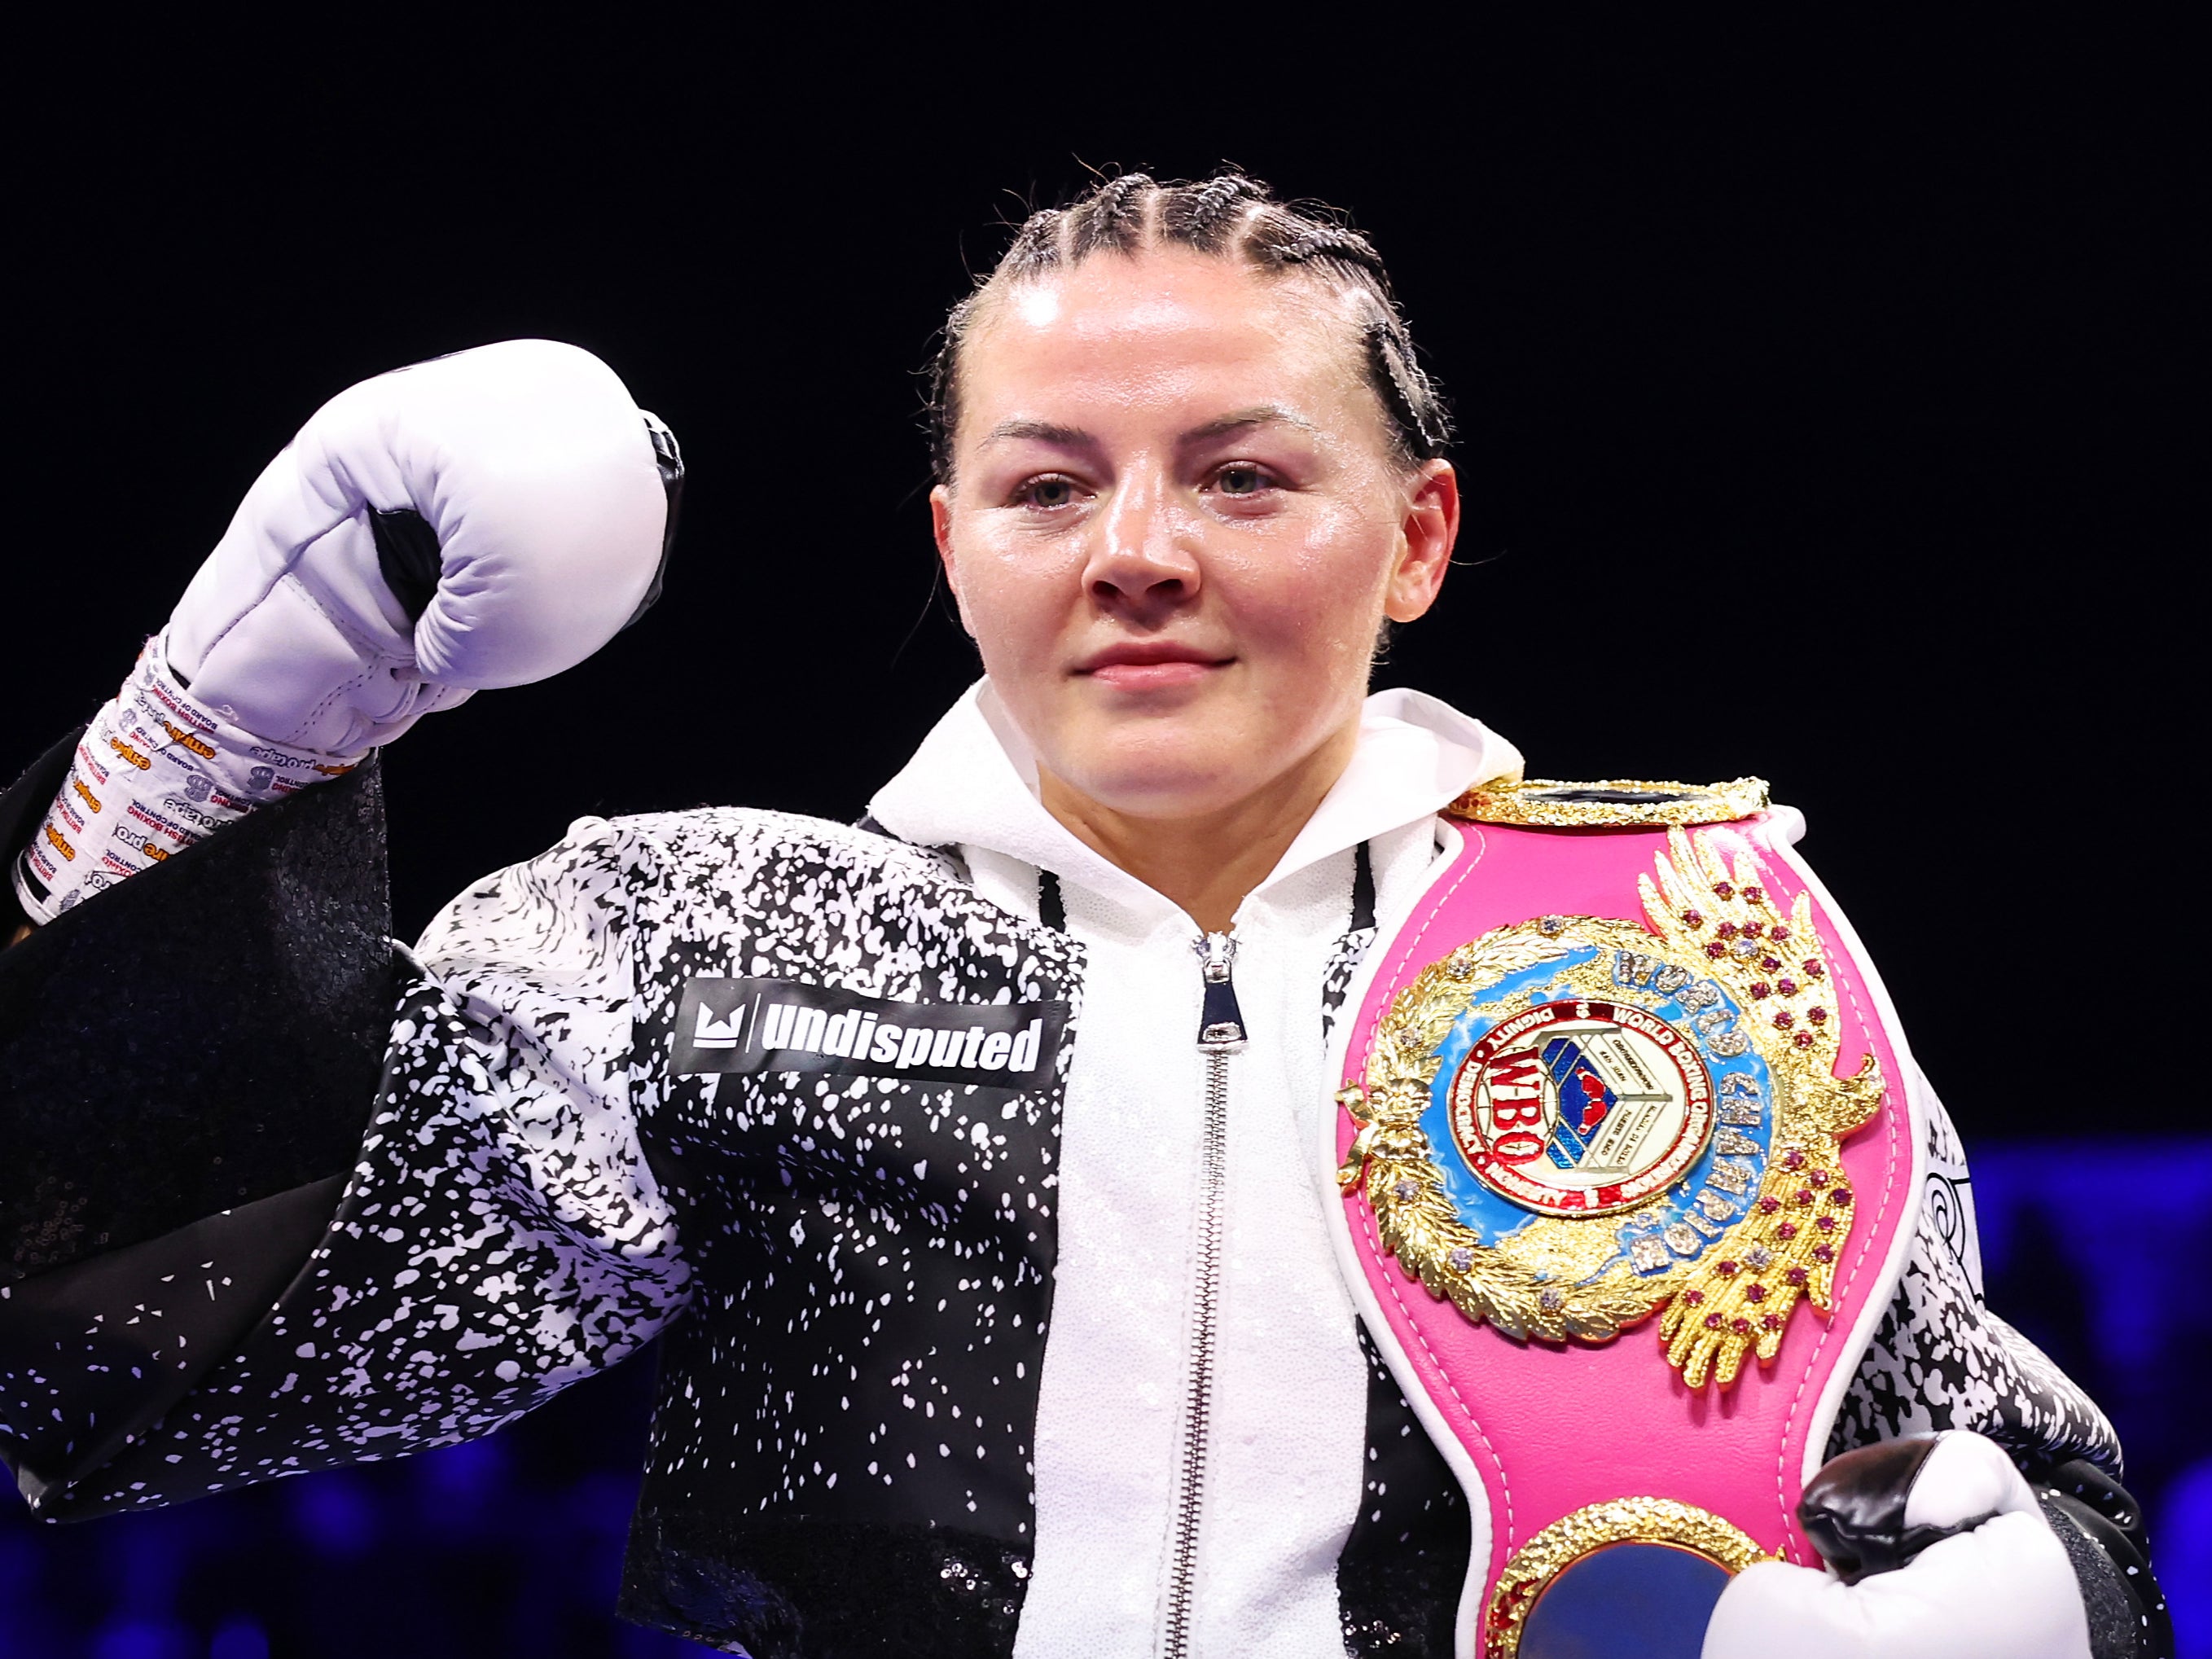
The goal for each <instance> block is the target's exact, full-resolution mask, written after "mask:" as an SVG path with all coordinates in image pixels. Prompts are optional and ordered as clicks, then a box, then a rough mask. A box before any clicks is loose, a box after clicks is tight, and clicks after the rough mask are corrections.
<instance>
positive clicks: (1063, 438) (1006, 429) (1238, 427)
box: [983, 404, 1320, 449]
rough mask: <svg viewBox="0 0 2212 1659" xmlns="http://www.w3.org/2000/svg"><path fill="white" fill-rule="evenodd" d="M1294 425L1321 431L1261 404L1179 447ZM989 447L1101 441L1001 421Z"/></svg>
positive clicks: (1052, 427) (1067, 429)
mask: <svg viewBox="0 0 2212 1659" xmlns="http://www.w3.org/2000/svg"><path fill="white" fill-rule="evenodd" d="M1255 426H1294V427H1297V428H1298V429H1299V430H1300V431H1303V432H1316V431H1319V430H1320V428H1318V427H1316V426H1315V425H1314V423H1313V422H1311V421H1309V420H1308V419H1306V417H1305V416H1303V415H1298V414H1294V413H1293V412H1291V410H1287V409H1285V408H1284V407H1283V406H1282V405H1281V404H1259V405H1257V406H1256V407H1255V408H1252V409H1240V410H1237V412H1236V413H1235V414H1233V415H1224V416H1220V417H1219V418H1218V419H1216V420H1211V421H1208V422H1206V424H1205V425H1203V426H1199V427H1194V428H1191V429H1190V430H1189V431H1188V432H1186V433H1184V434H1183V435H1182V436H1181V437H1180V438H1179V439H1177V440H1176V441H1177V442H1178V443H1179V444H1194V443H1204V442H1205V441H1206V440H1208V439H1209V438H1219V437H1224V436H1225V435H1228V434H1230V433H1231V432H1241V431H1243V430H1244V429H1245V428H1248V427H1255ZM983 441H984V442H985V443H987V444H994V443H1001V442H1019V441H1028V442H1031V443H1043V444H1054V445H1057V446H1058V447H1060V448H1062V449H1085V448H1089V447H1092V446H1093V445H1095V444H1097V439H1096V438H1094V437H1093V436H1092V435H1091V434H1090V433H1088V432H1085V431H1084V430H1083V429H1082V428H1080V427H1073V426H1060V425H1058V424H1056V423H1055V422H1051V421H1027V420H1012V421H1001V422H999V423H998V425H996V426H994V427H993V428H991V429H990V430H989V431H988V432H987V433H985V434H984V435H983Z"/></svg>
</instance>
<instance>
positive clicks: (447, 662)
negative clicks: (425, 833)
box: [14, 340, 683, 922]
mask: <svg viewBox="0 0 2212 1659" xmlns="http://www.w3.org/2000/svg"><path fill="white" fill-rule="evenodd" d="M682 476H683V467H682V462H681V460H680V459H679V458H678V453H677V449H676V444H675V440H674V438H673V437H672V436H671V435H670V434H669V432H668V429H667V428H665V426H663V425H662V424H661V423H660V422H659V421H658V420H656V419H655V418H654V417H653V416H651V415H649V414H647V413H646V412H645V411H643V410H640V409H639V408H638V407H637V406H636V404H635V403H633V402H632V401H631V398H630V396H629V392H628V391H627V390H625V389H624V387H623V384H622V382H621V381H620V380H617V378H616V377H615V374H614V372H613V371H612V370H611V369H610V368H608V367H607V366H606V365H605V363H603V362H600V361H599V359H598V358H596V357H594V356H592V355H591V353H589V352H587V351H584V350H581V349H578V348H577V347H574V346H570V345H562V344H560V343H557V342H555V341H550V340H510V341H507V342H505V343H502V344H499V345H490V346H483V347H481V348H479V349H476V350H473V351H463V352H458V353H456V354H454V355H453V356H450V357H441V358H437V359H435V360H433V361H431V362H425V363H417V364H416V365H414V366H413V367H412V368H403V369H398V370H395V371H393V372H392V373H391V374H380V375H379V376H377V377H376V378H375V379H374V380H364V381H362V383H361V384H360V385H358V386H353V387H350V388H349V389H348V390H347V391H344V392H340V393H339V394H338V395H337V397H335V398H331V401H330V402H329V403H327V404H324V405H323V407H322V408H321V409H319V410H317V411H316V412H315V414H314V416H313V417H312V418H311V419H310V420H309V421H308V422H307V425H306V426H304V427H302V428H301V429H300V432H299V435H297V436H296V437H295V438H294V439H293V441H292V442H291V443H290V444H289V446H287V447H286V448H285V449H284V451H283V453H281V454H280V455H278V456H277V457H276V459H275V460H273V461H271V462H270V464H269V465H268V467H267V468H266V469H265V470H264V471H263V472H262V474H261V476H260V477H258V479H256V480H255V481H254V483H253V487H252V489H249V490H248V491H247V492H246V498H245V500H244V501H241V502H240V504H239V508H238V511H237V513H236V514H235V515H234V517H233V518H232V520H231V522H230V526H229V528H228V530H227V531H225V532H224V533H223V537H222V540H221V541H220V542H218V543H217V544H216V549H215V550H214V552H212V553H211V554H210V555H209V556H208V558H207V560H206V562H204V563H203V564H202V565H201V567H200V568H199V571H198V573H197V574H196V575H195V576H194V577H193V578H192V580H191V584H190V586H187V587H186V589H185V595H184V598H183V599H182V600H180V601H179V604H178V605H177V608H176V611H174V613H173V614H172V616H171V617H170V618H169V623H168V626H167V628H166V629H163V631H162V632H161V634H159V635H156V636H155V638H154V639H153V640H151V641H149V642H148V644H147V647H146V649H145V651H144V653H143V654H142V655H141V657H140V659H139V661H138V664H137V667H136V669H134V671H132V674H131V678H130V679H129V680H128V681H126V682H125V685H124V687H123V690H122V691H121V693H120V694H119V695H118V697H117V698H116V699H115V701H114V702H111V703H109V704H107V705H106V707H105V708H102V709H101V710H100V714H98V715H97V716H95V717H94V721H93V723H92V726H91V727H90V729H89V730H88V732H87V733H86V737H85V741H84V742H83V743H82V744H81V745H80V746H79V748H78V750H77V757H76V766H75V769H73V770H72V772H71V775H70V778H69V780H68V781H66V782H65V783H64V787H63V789H62V792H61V793H60V795H59V796H58V799H56V801H55V803H54V805H53V808H52V810H51V811H49V813H48V815H47V817H46V821H45V822H44V823H42V824H41V825H40V829H39V831H38V833H37V834H36V835H35V836H34V837H33V841H32V842H31V844H30V846H29V848H27V851H26V852H25V854H24V856H23V857H22V858H21V860H18V861H17V863H16V866H15V871H14V875H15V891H16V897H17V899H18V902H21V905H22V907H23V908H24V911H25V913H26V914H27V915H28V916H29V917H30V918H31V919H32V920H33V921H40V922H45V921H52V919H53V917H54V916H55V915H58V914H59V913H60V912H61V911H62V910H64V909H66V908H69V907H70V905H71V904H72V903H75V902H77V901H78V900H79V899H81V898H82V897H83V896H85V895H86V894H87V893H89V892H93V891H96V890H99V889H100V888H102V887H106V886H112V884H114V883H115V882H116V881H118V880H120V879H122V878H125V877H127V876H129V875H131V874H132V873H134V872H137V871H138V870H142V869H144V868H146V867H147V866H149V864H152V863H155V862H160V861H161V860H165V859H167V857H169V856H171V855H172V854H174V853H175V852H177V851H178V850H179V849H180V848H184V847H186V846H189V845H191V843H192V842H195V841H197V840H198V839H199V838H200V837H201V836H204V835H205V834H206V833H207V832H208V831H210V830H211V829H216V828H218V827H220V825H221V824H222V823H225V822H227V821H228V820H229V819H232V818H235V817H239V816H240V815H241V814H242V813H244V812H246V811H249V810H251V809H252V807H253V806H254V805H258V804H259V803H261V802H264V801H267V800H271V799H276V798H278V797H280V796H282V795H284V794H287V793H291V792H292V791H293V790H295V789H297V788H299V787H302V786H303V785H306V784H309V783H313V782H315V781H319V780H321V779H324V778H327V777H332V776H336V775H340V774H342V773H343V772H345V771H348V770H349V769H351V767H352V766H353V765H354V764H355V763H356V762H358V761H359V760H360V759H361V758H362V757H363V756H364V755H366V754H367V753H368V751H369V750H371V749H374V748H377V747H380V746H381V745H382V744H386V743H389V742H391V741H392V739H393V738H396V737H398V735H399V734H400V733H401V732H404V731H405V730H406V729H407V728H408V727H409V726H411V725H413V724H414V722H415V721H416V720H419V719H420V718H421V717H422V715H424V714H428V713H429V712H431V711H432V710H435V709H438V708H451V707H452V706H453V704H455V703H458V702H461V701H462V700H464V699H465V698H466V697H467V696H469V695H470V693H471V692H472V691H475V690H482V689H485V688H489V687H493V686H504V685H520V684H525V683H526V682H528V681H531V680H538V679H543V678H546V677H547V676H549V675H552V674H557V673H559V672H560V671H562V669H564V668H568V667H571V666H573V665H575V664H576V663H579V662H581V661H582V660H583V659H585V658H586V657H588V656H590V655H591V654H592V653H593V652H594V651H596V650H598V649H599V647H601V646H603V645H605V643H606V642H607V641H609V640H610V639H611V638H612V637H613V636H614V635H616V634H617V632H619V631H620V630H621V629H623V627H624V626H626V625H627V624H628V623H630V622H632V621H634V620H635V618H636V617H637V616H638V614H639V613H640V611H642V610H643V608H644V607H645V606H646V605H648V604H650V603H651V602H652V600H653V598H654V597H655V596H656V595H657V594H658V592H659V581H660V572H661V568H662V563H663V560H664V558H665V554H666V551H667V547H668V543H669V539H670V535H671V532H672V530H673V527H674V515H675V507H676V500H677V491H678V486H679V484H680V481H681V478H682Z"/></svg>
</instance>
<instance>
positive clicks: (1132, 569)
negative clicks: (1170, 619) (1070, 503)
mask: <svg viewBox="0 0 2212 1659" xmlns="http://www.w3.org/2000/svg"><path fill="white" fill-rule="evenodd" d="M1094 523H1095V526H1096V532H1095V538H1094V540H1093V541H1092V544H1091V557H1090V561H1089V563H1088V566H1087V568H1085V571H1084V573H1083V574H1084V581H1085V585H1086V586H1088V587H1089V588H1090V590H1091V597H1092V598H1094V599H1097V601H1098V602H1099V603H1100V604H1101V605H1106V606H1108V607H1109V608H1111V609H1114V610H1116V611H1124V612H1135V613H1139V614H1142V613H1148V612H1158V611H1171V610H1174V609H1175V608H1176V607H1177V606H1180V605H1187V604H1188V603H1189V602H1190V601H1191V600H1193V599H1196V598H1197V597H1198V588H1199V561H1198V550H1197V537H1196V526H1194V524H1193V523H1192V522H1191V521H1190V520H1189V518H1188V515H1187V514H1185V513H1182V512H1180V511H1179V510H1178V504H1177V502H1176V499H1175V493H1174V490H1173V489H1172V487H1171V485H1170V481H1169V480H1168V479H1166V478H1164V477H1159V476H1158V475H1157V474H1156V473H1153V472H1151V471H1145V470H1139V469H1132V470H1131V471H1129V472H1127V473H1126V474H1125V475H1124V476H1123V477H1122V479H1121V482H1120V483H1119V484H1118V485H1117V486H1116V487H1115V491H1114V494H1113V495H1112V497H1111V499H1110V500H1109V502H1108V505H1107V508H1106V511H1105V512H1104V513H1101V514H1100V515H1099V516H1098V518H1097V520H1095V521H1094Z"/></svg>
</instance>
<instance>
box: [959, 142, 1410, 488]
mask: <svg viewBox="0 0 2212 1659" xmlns="http://www.w3.org/2000/svg"><path fill="white" fill-rule="evenodd" d="M1164 246H1175V247H1187V248H1190V249H1192V250H1193V251H1194V252H1199V253H1204V254H1207V255H1209V256H1212V257H1214V258H1234V259H1242V260H1243V262H1244V263H1245V264H1248V265H1249V266H1251V267H1252V268H1253V269H1254V270H1259V271H1262V272H1280V273H1289V272H1291V271H1310V272H1311V273H1313V274H1314V275H1316V276H1320V277H1321V278H1322V279H1323V280H1325V281H1328V282H1329V283H1334V285H1335V286H1337V287H1338V288H1340V289H1343V290H1344V291H1346V292H1347V293H1349V294H1352V295H1355V296H1357V297H1358V299H1359V300H1360V301H1361V302H1362V303H1361V304H1360V305H1359V307H1358V309H1360V310H1361V311H1363V312H1364V313H1365V315H1364V319H1363V320H1362V322H1361V324H1360V335H1361V345H1362V350H1363V356H1362V362H1363V366H1364V369H1365V371H1366V374H1367V378H1368V381H1369V383H1370V385H1371V386H1373V387H1374V389H1375V395H1376V398H1378V399H1380V400H1381V402H1382V404H1383V414H1384V415H1385V416H1387V417H1388V420H1389V427H1390V440H1391V445H1392V447H1394V448H1395V450H1396V451H1397V453H1398V456H1399V459H1401V461H1402V462H1403V463H1404V464H1406V465H1408V466H1413V465H1419V463H1420V462H1422V461H1425V460H1428V459H1431V458H1432V457H1434V456H1437V455H1440V454H1442V453H1443V449H1444V446H1445V445H1446V444H1447V443H1448V442H1449V441H1450V438H1451V418H1450V416H1449V412H1448V411H1447V410H1446V409H1445V406H1444V401H1443V393H1442V392H1440V391H1439V390H1438V389H1437V385H1436V382H1435V381H1433V380H1431V379H1430V378H1429V375H1428V373H1427V371H1426V370H1425V369H1424V368H1422V367H1421V363H1420V359H1419V356H1417V355H1416V354H1415V352H1414V349H1413V336H1412V335H1411V334H1410V333H1408V332H1407V328H1406V319H1405V317H1404V316H1403V315H1402V314H1401V313H1400V311H1399V309H1398V302H1397V299H1396V297H1395V295H1394V294H1393V293H1392V291H1391V288H1390V276H1389V271H1388V270H1385V269H1384V268H1383V256H1382V255H1381V254H1379V253H1377V252H1376V251H1375V245H1374V244H1373V243H1372V242H1370V241H1369V240H1367V238H1366V237H1365V236H1364V235H1362V234H1360V233H1359V232H1358V231H1357V230H1354V229H1353V228H1352V226H1351V225H1350V224H1349V223H1347V222H1346V220H1345V218H1344V216H1343V215H1342V214H1340V213H1339V212H1337V211H1336V210H1334V209H1333V208H1327V207H1322V206H1320V205H1317V204H1311V203H1304V202H1281V201H1278V200H1276V199H1275V197H1274V195H1273V193H1272V192H1271V191H1269V190H1268V188H1267V185H1263V184H1261V182H1260V181H1259V180H1258V179H1251V178H1247V177H1246V176H1245V175H1244V174H1243V173H1226V172H1225V173H1216V174H1215V175H1214V176H1213V177H1212V178H1211V179H1201V180H1199V181H1197V182H1195V183H1192V182H1186V181H1183V180H1181V179H1170V180H1167V181H1165V182H1163V181H1160V180H1158V179H1152V178H1150V177H1148V176H1147V175H1146V174H1144V173H1122V174H1121V175H1120V176H1119V177H1117V178H1114V179H1108V180H1107V181H1106V182H1105V183H1103V184H1102V185H1098V186H1097V188H1096V189H1095V190H1093V191H1091V192H1090V193H1089V194H1088V195H1086V196H1085V197H1082V198H1081V199H1079V200H1078V201H1074V202H1071V203H1069V204H1067V205H1066V206H1065V207H1057V208H1048V209H1046V210H1044V211H1042V212H1041V213H1033V214H1031V215H1030V216H1029V218H1028V219H1027V220H1025V221H1024V222H1023V224H1022V226H1021V228H1019V229H1018V230H1017V231H1016V232H1015V233H1014V239H1013V241H1012V244H1011V245H1010V246H1008V247H1007V249H1006V253H1005V255H1004V256H1003V257H1001V258H1000V260H999V263H998V264H996V265H995V266H994V267H993V268H992V270H991V271H990V273H989V274H988V275H987V276H985V277H984V278H983V279H982V280H981V282H979V283H976V284H975V288H974V289H973V290H972V291H971V292H970V293H969V295H968V296H967V297H966V298H965V299H963V300H962V301H960V303H959V304H958V305H957V306H955V307H953V308H952V312H951V315H950V316H949V317H947V318H946V319H945V332H944V335H943V337H942V341H941V343H939V347H938V350H937V355H936V357H935V358H934V359H933V362H931V364H930V368H929V380H930V396H929V405H928V424H929V438H930V459H931V463H932V465H933V467H934V469H935V471H936V476H937V480H938V482H939V483H949V482H951V477H952V434H953V431H954V428H956V426H957V424H958V421H959V404H960V352H961V349H962V347H963V345H964V344H965V343H966V341H967V337H968V335H969V331H970V329H971V327H972V326H973V324H974V322H975V314H976V311H977V308H978V307H980V306H981V305H982V304H984V303H985V302H986V301H988V300H989V299H990V298H991V297H992V296H993V295H996V294H998V293H999V292H1000V291H1001V290H1002V289H1006V288H1008V287H1012V286H1013V285H1015V284H1017V283H1022V282H1025V281H1030V280H1033V279H1035V278H1036V277H1038V276H1042V275H1044V274H1045V273H1046V272H1048V271H1051V270H1058V269H1060V268H1063V267H1066V266H1070V265H1074V264H1080V263H1082V261H1084V260H1085V259H1087V258H1091V256H1092V255H1094V254H1098V253H1109V252H1110V253H1119V254H1122V255H1124V256H1127V255H1132V254H1136V253H1140V252H1144V251H1145V250H1146V249H1147V248H1151V247H1164Z"/></svg>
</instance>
